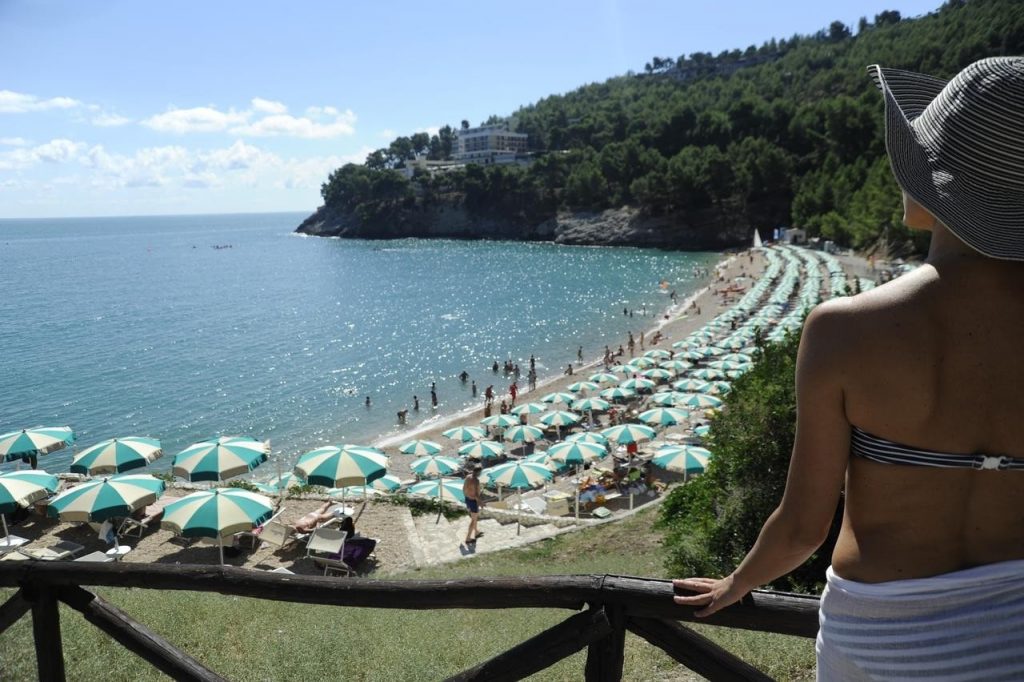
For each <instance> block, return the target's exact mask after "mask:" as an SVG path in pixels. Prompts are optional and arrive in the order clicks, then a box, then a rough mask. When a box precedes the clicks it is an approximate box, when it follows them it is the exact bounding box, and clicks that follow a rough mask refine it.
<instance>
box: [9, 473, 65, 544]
mask: <svg viewBox="0 0 1024 682" xmlns="http://www.w3.org/2000/svg"><path fill="white" fill-rule="evenodd" d="M59 485H60V481H58V480H57V477H56V476H53V475H52V474H48V473H46V472H45V471H41V470H39V469H29V470H26V471H11V472H8V473H6V474H0V523H3V527H4V539H3V542H0V547H11V546H12V545H13V544H15V543H16V544H18V545H23V544H25V543H26V542H28V540H25V539H24V538H17V537H12V536H11V535H10V533H8V532H7V517H6V516H4V515H5V514H10V513H11V512H13V511H15V510H16V509H18V507H28V506H29V505H31V504H32V503H34V502H35V501H36V500H40V499H42V498H44V497H46V496H47V495H50V494H51V493H54V492H56V490H57V486H59Z"/></svg>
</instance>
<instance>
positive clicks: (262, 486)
mask: <svg viewBox="0 0 1024 682" xmlns="http://www.w3.org/2000/svg"><path fill="white" fill-rule="evenodd" d="M253 485H255V486H256V487H257V488H259V490H260V492H263V493H267V494H269V495H280V494H281V493H283V492H284V491H286V490H290V489H291V488H301V487H302V486H304V485H306V479H304V478H302V477H301V476H296V475H295V474H294V473H291V474H284V475H281V476H274V477H273V478H272V479H270V480H269V481H267V482H266V483H253Z"/></svg>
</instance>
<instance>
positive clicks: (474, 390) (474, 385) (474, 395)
mask: <svg viewBox="0 0 1024 682" xmlns="http://www.w3.org/2000/svg"><path fill="white" fill-rule="evenodd" d="M469 390H471V391H473V397H474V398H475V397H476V379H473V381H471V382H470V384H469Z"/></svg>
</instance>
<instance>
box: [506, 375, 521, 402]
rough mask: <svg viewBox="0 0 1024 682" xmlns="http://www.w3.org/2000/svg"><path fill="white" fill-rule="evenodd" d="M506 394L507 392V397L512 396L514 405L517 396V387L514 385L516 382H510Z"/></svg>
mask: <svg viewBox="0 0 1024 682" xmlns="http://www.w3.org/2000/svg"><path fill="white" fill-rule="evenodd" d="M508 392H509V395H511V396H512V404H513V405H515V404H516V396H517V395H519V386H517V385H516V382H514V381H513V382H512V385H511V386H509V387H508Z"/></svg>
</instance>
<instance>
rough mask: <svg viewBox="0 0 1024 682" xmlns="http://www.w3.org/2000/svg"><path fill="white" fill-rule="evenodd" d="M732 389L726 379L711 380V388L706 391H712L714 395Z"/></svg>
mask: <svg viewBox="0 0 1024 682" xmlns="http://www.w3.org/2000/svg"><path fill="white" fill-rule="evenodd" d="M731 390H732V384H730V383H729V382H728V381H712V382H711V390H710V391H708V393H714V394H716V395H724V394H726V393H728V392H729V391H731Z"/></svg>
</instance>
